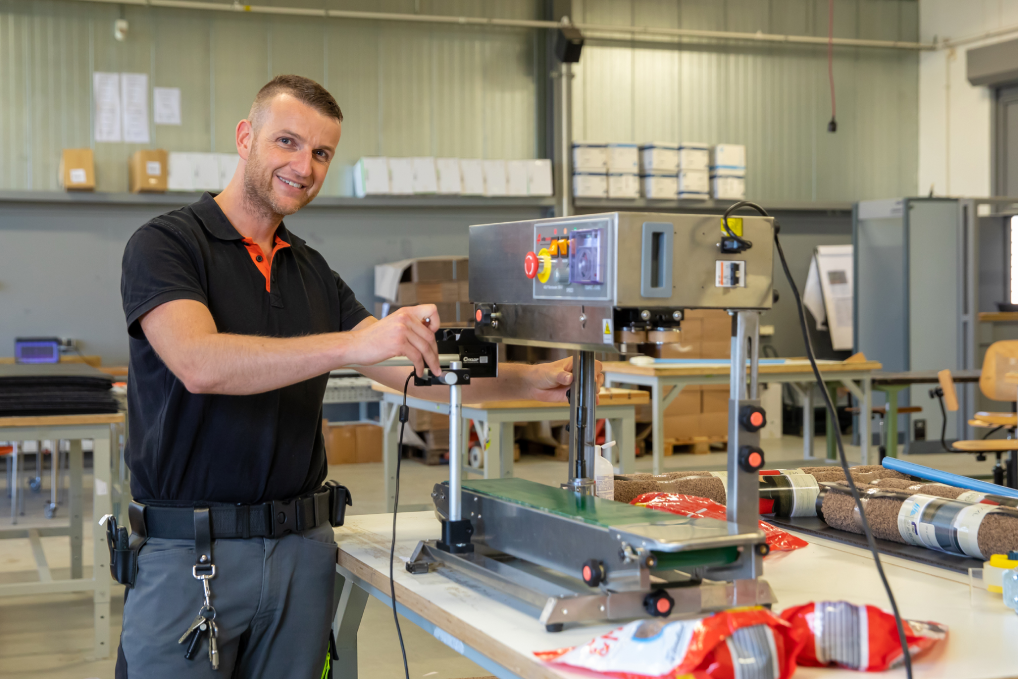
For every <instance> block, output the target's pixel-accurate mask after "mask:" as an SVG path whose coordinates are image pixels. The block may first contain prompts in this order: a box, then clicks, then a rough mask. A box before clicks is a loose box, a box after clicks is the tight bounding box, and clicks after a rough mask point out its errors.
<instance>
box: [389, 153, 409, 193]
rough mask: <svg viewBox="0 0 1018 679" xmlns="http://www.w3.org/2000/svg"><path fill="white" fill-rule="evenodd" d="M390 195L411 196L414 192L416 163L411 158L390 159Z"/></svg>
mask: <svg viewBox="0 0 1018 679" xmlns="http://www.w3.org/2000/svg"><path fill="white" fill-rule="evenodd" d="M387 160H388V165H389V193H391V194H392V195H394V196H410V195H413V192H414V161H413V160H412V159H411V158H388V159H387Z"/></svg>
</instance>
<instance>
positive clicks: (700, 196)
mask: <svg viewBox="0 0 1018 679" xmlns="http://www.w3.org/2000/svg"><path fill="white" fill-rule="evenodd" d="M679 200H710V194H709V193H697V192H689V193H683V192H682V191H679Z"/></svg>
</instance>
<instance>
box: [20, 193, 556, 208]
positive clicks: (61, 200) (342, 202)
mask: <svg viewBox="0 0 1018 679" xmlns="http://www.w3.org/2000/svg"><path fill="white" fill-rule="evenodd" d="M201 195H202V194H201V193H176V192H174V193H102V192H91V191H80V192H72V191H66V192H65V191H0V203H45V204H50V205H52V204H58V205H59V204H74V205H89V204H91V205H102V206H108V205H139V206H148V205H152V206H171V207H181V206H183V205H189V204H191V203H194V202H197V201H198V199H199V198H201ZM554 206H555V198H554V197H551V196H549V197H523V198H511V197H492V198H486V197H484V196H371V197H368V198H355V197H352V196H320V197H318V198H316V199H315V200H314V201H312V202H311V203H310V204H309V205H308V206H307V208H305V209H311V210H313V209H315V208H337V207H344V208H351V209H357V208H363V209H382V210H394V209H395V210H399V209H415V210H419V209H428V208H433V209H443V210H455V209H481V210H484V209H492V208H507V207H515V208H519V207H533V208H551V207H554Z"/></svg>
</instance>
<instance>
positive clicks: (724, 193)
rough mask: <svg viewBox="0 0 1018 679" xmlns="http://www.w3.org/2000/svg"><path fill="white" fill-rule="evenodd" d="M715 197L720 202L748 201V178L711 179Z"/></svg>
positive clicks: (721, 177) (722, 177) (723, 177)
mask: <svg viewBox="0 0 1018 679" xmlns="http://www.w3.org/2000/svg"><path fill="white" fill-rule="evenodd" d="M711 184H712V185H713V186H712V188H713V189H714V197H715V198H717V199H719V200H745V199H746V178H745V177H725V176H720V177H717V176H715V177H711Z"/></svg>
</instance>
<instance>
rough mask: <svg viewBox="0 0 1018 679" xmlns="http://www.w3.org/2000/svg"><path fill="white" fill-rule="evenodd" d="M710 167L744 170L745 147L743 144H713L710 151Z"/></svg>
mask: <svg viewBox="0 0 1018 679" xmlns="http://www.w3.org/2000/svg"><path fill="white" fill-rule="evenodd" d="M710 164H711V167H717V168H742V169H743V170H745V169H746V147H745V146H744V145H743V144H715V146H714V148H713V149H712V150H711V159H710Z"/></svg>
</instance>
